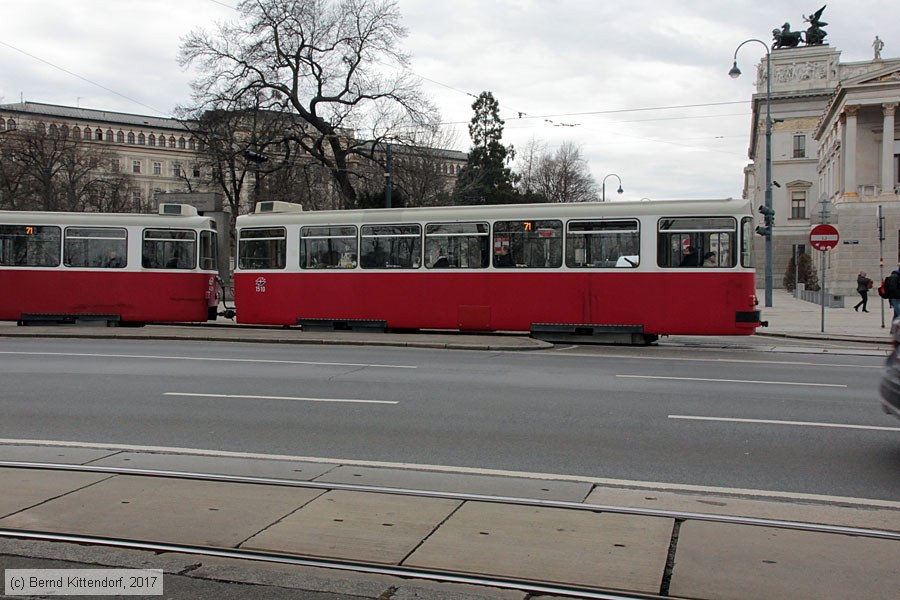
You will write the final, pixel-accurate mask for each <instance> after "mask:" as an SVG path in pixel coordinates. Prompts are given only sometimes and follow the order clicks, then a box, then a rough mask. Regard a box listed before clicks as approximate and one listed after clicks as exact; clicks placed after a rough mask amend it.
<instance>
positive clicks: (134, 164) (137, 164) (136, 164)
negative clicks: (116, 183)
mask: <svg viewBox="0 0 900 600" xmlns="http://www.w3.org/2000/svg"><path fill="white" fill-rule="evenodd" d="M131 172H132V173H140V172H141V161H139V160H133V161H131Z"/></svg>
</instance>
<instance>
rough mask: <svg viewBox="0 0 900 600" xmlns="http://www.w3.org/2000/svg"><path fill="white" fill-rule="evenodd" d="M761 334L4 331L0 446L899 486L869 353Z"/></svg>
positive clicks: (844, 488) (873, 495)
mask: <svg viewBox="0 0 900 600" xmlns="http://www.w3.org/2000/svg"><path fill="white" fill-rule="evenodd" d="M751 339H752V342H749V340H751ZM760 339H761V338H758V337H754V338H747V339H743V338H742V339H741V342H742V344H741V346H740V347H738V348H728V347H722V346H723V345H724V341H727V340H724V341H723V343H721V344H720V343H717V342H716V341H715V340H704V343H703V344H693V345H692V344H690V343H682V342H681V341H680V340H677V339H674V340H668V341H666V340H664V342H663V344H662V345H660V346H656V347H646V348H622V347H597V346H593V347H583V346H574V345H560V346H557V347H555V348H554V349H552V350H547V351H534V352H475V351H449V350H428V349H408V348H388V347H384V348H381V347H371V346H368V347H344V346H288V345H271V344H270V345H266V344H259V345H257V344H211V343H200V342H175V341H131V340H90V339H81V340H69V339H59V340H48V339H4V340H0V381H2V382H3V392H2V394H0V411H2V414H3V420H2V422H0V438H4V441H7V442H9V441H12V440H41V441H59V440H63V441H76V442H83V443H108V444H110V443H111V444H123V445H134V446H153V447H166V448H193V449H208V450H219V451H231V452H246V453H262V454H278V455H290V456H297V457H317V458H331V459H344V460H355V461H369V462H372V463H379V464H380V463H385V462H389V463H400V464H403V465H440V466H446V467H458V468H469V469H483V470H505V471H517V472H528V473H544V474H553V475H566V476H580V477H586V478H604V479H611V480H623V481H642V482H661V483H670V484H681V485H693V486H701V487H727V488H738V489H742V490H761V491H771V492H789V493H797V494H816V495H825V496H837V497H853V498H863V499H865V498H868V499H881V500H896V499H897V498H898V497H900V483H898V482H900V480H898V477H897V473H898V468H900V422H897V421H896V419H892V418H890V417H888V416H887V415H885V414H883V413H882V412H881V409H880V407H879V402H878V391H877V388H878V377H879V369H880V366H881V364H882V362H883V359H884V354H885V350H884V349H883V348H880V347H878V346H869V347H868V348H867V349H862V350H858V351H852V352H851V351H848V352H842V351H840V349H838V348H836V346H838V344H835V343H827V342H822V343H819V344H818V348H815V349H813V348H809V346H814V345H816V344H814V343H812V342H807V343H803V344H801V343H798V342H797V341H796V340H791V341H789V342H785V341H777V340H776V341H774V342H773V341H772V340H768V341H767V342H766V344H765V346H772V345H780V346H784V351H775V352H773V351H771V350H769V351H756V350H754V349H753V346H754V345H755V344H756V342H759V341H760ZM847 345H848V344H843V346H847ZM802 346H807V349H803V348H802ZM823 346H824V347H826V348H828V349H829V351H828V353H823V352H822V351H821V350H822V347H823Z"/></svg>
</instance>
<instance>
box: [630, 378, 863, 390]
mask: <svg viewBox="0 0 900 600" xmlns="http://www.w3.org/2000/svg"><path fill="white" fill-rule="evenodd" d="M616 377H623V378H628V379H674V380H676V381H713V382H716V383H761V384H765V385H808V386H814V387H837V388H845V387H847V386H846V385H844V384H842V383H804V382H802V381H760V380H757V379H706V378H703V377H663V376H660V375H616Z"/></svg>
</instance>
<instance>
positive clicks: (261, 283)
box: [256, 277, 266, 293]
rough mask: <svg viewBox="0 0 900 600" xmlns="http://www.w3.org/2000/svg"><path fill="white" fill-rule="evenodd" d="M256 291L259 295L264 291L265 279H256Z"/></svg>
mask: <svg viewBox="0 0 900 600" xmlns="http://www.w3.org/2000/svg"><path fill="white" fill-rule="evenodd" d="M256 291H257V292H260V293H262V292H265V291H266V278H265V277H257V278H256Z"/></svg>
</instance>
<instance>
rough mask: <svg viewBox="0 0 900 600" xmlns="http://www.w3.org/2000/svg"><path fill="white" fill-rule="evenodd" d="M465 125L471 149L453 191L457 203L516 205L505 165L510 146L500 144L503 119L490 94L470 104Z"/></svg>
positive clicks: (511, 155)
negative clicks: (468, 115) (467, 120)
mask: <svg viewBox="0 0 900 600" xmlns="http://www.w3.org/2000/svg"><path fill="white" fill-rule="evenodd" d="M472 110H474V111H475V115H474V116H473V117H472V122H471V123H470V124H469V136H471V138H472V144H473V146H472V150H471V151H470V152H469V159H468V161H467V163H466V166H465V167H464V168H463V170H462V171H461V172H460V174H459V177H458V179H457V182H456V189H455V190H454V194H453V195H454V197H455V200H456V202H457V203H458V204H508V203H511V202H517V201H518V197H517V194H516V191H515V188H514V187H513V181H514V176H513V173H512V171H511V170H510V168H509V167H508V166H507V165H508V164H509V163H510V162H511V161H512V159H513V158H514V156H515V153H514V150H513V148H512V146H510V147H509V148H507V147H506V146H504V145H503V144H502V143H501V139H502V138H503V119H501V118H500V105H499V103H498V102H497V101H496V100H495V99H494V95H493V94H491V93H490V92H481V94H480V95H479V96H478V99H477V100H476V101H475V103H474V104H472Z"/></svg>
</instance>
